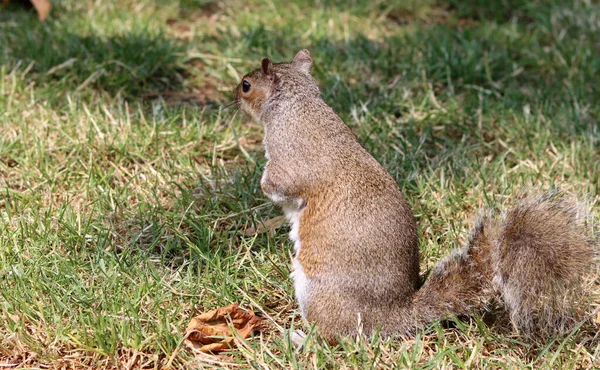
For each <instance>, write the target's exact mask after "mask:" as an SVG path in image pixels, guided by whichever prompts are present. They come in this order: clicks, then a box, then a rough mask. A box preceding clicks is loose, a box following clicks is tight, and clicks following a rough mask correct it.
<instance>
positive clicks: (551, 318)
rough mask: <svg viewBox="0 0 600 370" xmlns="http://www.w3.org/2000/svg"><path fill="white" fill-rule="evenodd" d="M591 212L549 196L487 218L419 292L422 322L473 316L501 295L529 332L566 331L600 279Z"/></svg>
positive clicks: (417, 299)
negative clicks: (589, 219) (588, 218)
mask: <svg viewBox="0 0 600 370" xmlns="http://www.w3.org/2000/svg"><path fill="white" fill-rule="evenodd" d="M585 216H586V215H585V213H584V212H583V208H582V207H581V206H580V205H579V203H577V202H576V201H573V200H570V199H567V198H565V197H562V196H560V195H557V194H547V195H544V196H540V197H536V198H528V199H525V200H522V201H521V202H519V204H518V205H517V206H516V207H515V208H514V209H512V210H511V211H510V212H508V213H506V214H505V215H503V216H502V217H500V218H498V219H494V218H492V217H490V216H489V215H486V216H484V217H482V218H481V219H480V220H479V221H478V222H477V223H476V225H475V228H474V230H473V232H472V234H471V237H470V239H469V242H468V243H467V245H466V246H465V247H463V248H461V249H459V250H457V251H455V252H454V253H453V254H451V255H449V256H447V257H446V258H444V259H443V260H442V261H441V262H440V263H439V264H438V265H437V266H436V267H435V268H434V269H433V271H432V272H431V274H430V276H429V278H428V279H427V281H426V282H425V284H424V285H423V287H422V288H421V289H420V290H419V291H418V292H417V293H416V295H415V297H414V301H413V308H414V317H415V318H416V319H417V322H419V323H426V322H430V321H433V320H437V319H442V318H444V317H448V316H449V315H463V314H471V313H474V312H477V310H481V309H483V308H485V307H486V305H487V304H488V303H489V302H490V301H491V300H493V299H496V300H497V301H498V302H499V303H501V304H502V305H503V306H504V307H505V308H506V310H507V312H508V313H509V315H510V318H511V321H512V323H513V325H514V326H515V328H516V329H517V330H519V331H520V332H521V333H523V334H526V335H533V336H548V335H556V334H560V333H564V332H566V331H568V330H569V329H571V328H572V327H573V326H574V325H575V324H576V323H577V322H579V321H580V319H581V318H582V316H583V314H584V313H585V311H586V307H587V303H589V297H590V293H591V292H590V287H591V283H592V281H593V280H594V278H595V277H596V276H597V249H598V248H597V247H598V242H597V241H596V240H594V239H591V238H590V237H589V230H588V228H587V225H586V217H585Z"/></svg>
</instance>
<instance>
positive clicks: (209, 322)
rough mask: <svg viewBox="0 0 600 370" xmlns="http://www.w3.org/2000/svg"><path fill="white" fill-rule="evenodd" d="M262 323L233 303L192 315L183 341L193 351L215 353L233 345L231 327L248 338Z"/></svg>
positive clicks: (241, 335) (251, 313)
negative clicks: (198, 314)
mask: <svg viewBox="0 0 600 370" xmlns="http://www.w3.org/2000/svg"><path fill="white" fill-rule="evenodd" d="M262 325H263V323H262V320H261V319H260V318H259V317H257V316H256V315H255V314H254V313H253V312H246V311H244V310H242V309H241V308H240V307H239V306H238V305H237V304H235V303H234V304H231V305H229V306H227V307H220V308H217V309H215V310H212V311H209V312H206V313H203V314H202V315H200V316H196V317H194V318H193V319H192V321H191V322H190V323H189V325H188V327H187V329H186V330H185V333H184V334H185V337H186V341H185V342H186V345H187V346H188V347H189V348H191V349H192V350H193V351H199V352H201V353H217V352H221V351H226V350H229V349H230V348H231V347H233V344H234V333H232V330H231V328H233V329H235V331H236V332H237V335H239V336H240V337H242V338H248V337H249V336H250V334H252V332H254V331H256V330H259V329H260V328H261V327H262Z"/></svg>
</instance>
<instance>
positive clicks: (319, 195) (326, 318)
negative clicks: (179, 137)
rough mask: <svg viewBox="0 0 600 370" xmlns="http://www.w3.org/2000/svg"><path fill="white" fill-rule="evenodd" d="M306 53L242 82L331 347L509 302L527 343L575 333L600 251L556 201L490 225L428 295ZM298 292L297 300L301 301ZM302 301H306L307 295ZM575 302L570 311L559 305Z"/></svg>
mask: <svg viewBox="0 0 600 370" xmlns="http://www.w3.org/2000/svg"><path fill="white" fill-rule="evenodd" d="M311 66H312V60H311V58H310V54H309V53H308V51H306V50H303V51H300V52H299V53H298V54H297V55H296V57H295V59H294V61H293V62H292V63H289V64H272V63H271V61H270V60H269V59H266V58H265V59H264V60H263V62H262V66H261V68H260V69H257V70H255V71H253V72H251V73H250V74H248V75H246V76H244V79H245V80H247V81H249V82H250V83H251V85H252V88H251V90H250V91H248V92H246V93H244V92H243V90H242V84H241V83H240V85H239V86H238V87H237V89H236V94H235V97H236V102H237V103H238V104H239V106H240V107H241V108H242V110H243V111H245V112H246V113H248V114H249V115H250V116H252V117H253V118H254V119H255V120H256V121H257V122H259V123H261V124H262V125H263V126H264V129H265V137H264V141H263V143H264V147H265V151H266V156H267V159H268V162H267V164H266V166H265V172H264V174H263V179H262V181H261V187H262V190H263V192H264V193H265V194H266V195H267V196H269V197H270V198H271V199H273V200H274V201H275V202H277V203H278V204H280V205H282V207H283V208H284V210H288V211H289V210H292V211H293V212H297V213H298V215H299V216H298V217H299V230H298V236H297V239H298V240H299V244H298V245H301V248H300V250H299V251H297V254H296V256H295V263H297V264H299V266H301V268H302V272H303V273H304V275H305V276H306V281H307V284H306V287H307V289H306V290H305V292H306V294H305V295H303V296H302V297H299V300H300V299H301V300H302V301H301V302H300V304H301V307H302V308H303V314H304V316H305V317H306V319H307V320H309V321H311V322H316V323H317V325H318V327H319V330H320V332H321V333H322V334H323V335H324V336H325V337H327V338H329V339H333V338H335V337H336V336H337V335H348V334H352V333H355V332H356V331H357V330H358V328H362V330H363V332H364V333H367V334H370V333H372V332H374V331H376V330H381V332H382V333H383V334H384V335H397V334H405V333H410V332H412V331H414V329H415V328H418V327H421V326H424V325H426V324H428V323H430V322H432V321H434V320H439V319H443V318H447V317H450V316H452V315H457V314H470V313H474V312H477V311H479V310H481V309H483V308H485V307H486V305H487V304H488V303H489V302H490V301H491V300H492V299H494V298H497V297H500V299H501V300H502V301H503V302H504V304H505V306H506V308H507V309H508V310H509V311H510V313H511V317H512V321H513V323H514V324H515V325H516V326H517V327H518V328H521V329H523V330H524V331H526V332H534V331H538V332H544V333H547V332H553V331H552V330H550V327H551V325H553V324H554V323H557V322H560V323H561V326H560V327H559V328H558V329H560V330H559V331H562V330H563V329H566V328H568V327H570V326H571V325H570V324H572V323H573V322H574V321H575V320H576V317H577V316H576V315H574V311H572V310H567V305H570V304H578V303H581V302H582V301H583V298H582V297H584V293H585V292H584V289H583V287H582V284H581V283H580V282H581V281H582V280H584V279H585V277H586V276H587V275H588V274H590V273H591V272H592V271H593V266H594V262H592V261H593V258H591V257H592V255H594V247H595V244H594V243H593V242H592V241H590V240H587V239H585V235H586V232H587V230H586V229H585V227H584V225H583V223H582V222H581V220H580V219H577V218H576V217H575V215H574V213H573V212H572V211H570V209H569V208H568V207H566V206H564V204H562V203H560V202H559V201H557V200H556V199H554V198H551V197H547V198H538V199H535V200H531V201H524V202H522V203H521V204H519V205H518V206H517V207H516V208H515V209H514V210H513V211H511V212H510V213H508V215H507V216H506V217H505V218H504V220H500V221H494V220H492V219H491V218H489V217H482V218H481V220H480V221H479V222H478V223H477V225H476V226H475V228H474V231H473V233H472V235H471V238H470V240H469V242H468V243H467V245H466V246H465V247H464V248H462V249H459V250H458V251H456V252H454V253H453V254H451V255H450V256H448V257H446V258H444V259H443V260H442V261H441V262H440V263H439V264H438V265H437V266H436V267H435V269H434V270H433V271H432V273H431V274H430V276H429V278H428V279H427V281H426V282H425V284H424V285H423V287H422V288H421V289H419V290H418V291H417V284H418V279H419V256H418V244H417V242H418V241H417V228H416V224H415V220H414V217H413V214H412V211H411V209H410V207H409V205H408V203H407V202H406V200H405V198H404V197H403V195H402V194H401V193H400V191H399V190H398V187H397V184H396V182H395V181H394V179H393V178H392V177H391V175H390V174H389V173H388V172H387V171H386V170H385V169H384V168H383V167H382V166H381V165H380V164H379V163H378V162H377V161H376V160H375V159H374V158H373V157H372V156H371V155H370V154H369V153H368V152H367V151H365V150H364V148H363V147H362V146H361V145H360V144H359V143H358V142H357V140H356V138H355V137H354V135H353V134H352V132H351V131H350V130H349V128H348V127H347V126H346V125H345V124H344V122H342V120H341V119H340V118H339V117H338V116H337V115H336V114H335V112H334V111H333V110H332V109H331V108H330V107H329V106H328V105H327V104H326V103H325V102H324V101H323V100H322V99H321V97H320V91H319V88H318V85H317V83H316V81H315V80H314V79H313V78H312V77H311V75H310V69H311ZM297 292H298V291H297ZM301 292H304V291H303V290H301ZM562 297H566V298H567V299H566V300H564V301H563V300H562Z"/></svg>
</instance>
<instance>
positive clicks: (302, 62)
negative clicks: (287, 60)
mask: <svg viewBox="0 0 600 370" xmlns="http://www.w3.org/2000/svg"><path fill="white" fill-rule="evenodd" d="M292 65H293V66H294V67H296V68H298V69H299V70H301V71H302V72H304V73H310V69H311V67H312V58H311V57H310V53H309V52H308V50H306V49H302V50H300V51H299V52H298V54H296V56H295V57H294V61H293V62H292Z"/></svg>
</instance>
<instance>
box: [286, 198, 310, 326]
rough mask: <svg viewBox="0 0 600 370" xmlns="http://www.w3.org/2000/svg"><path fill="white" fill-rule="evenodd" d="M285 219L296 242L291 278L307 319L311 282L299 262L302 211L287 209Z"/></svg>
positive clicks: (301, 308) (297, 298)
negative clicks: (309, 285)
mask: <svg viewBox="0 0 600 370" xmlns="http://www.w3.org/2000/svg"><path fill="white" fill-rule="evenodd" d="M283 212H284V214H285V217H286V218H287V220H288V222H289V223H290V225H291V230H290V240H291V241H293V242H294V252H295V256H294V260H293V262H292V273H291V274H290V277H291V278H292V280H293V281H294V290H295V292H296V300H297V301H298V305H299V306H300V311H301V313H302V316H303V317H306V300H307V290H308V284H309V280H308V278H307V277H306V275H305V274H304V269H303V268H302V264H301V263H300V261H299V260H298V255H299V254H300V248H301V242H300V236H299V233H300V217H301V216H302V210H298V208H291V207H289V208H288V207H285V208H284V209H283Z"/></svg>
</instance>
